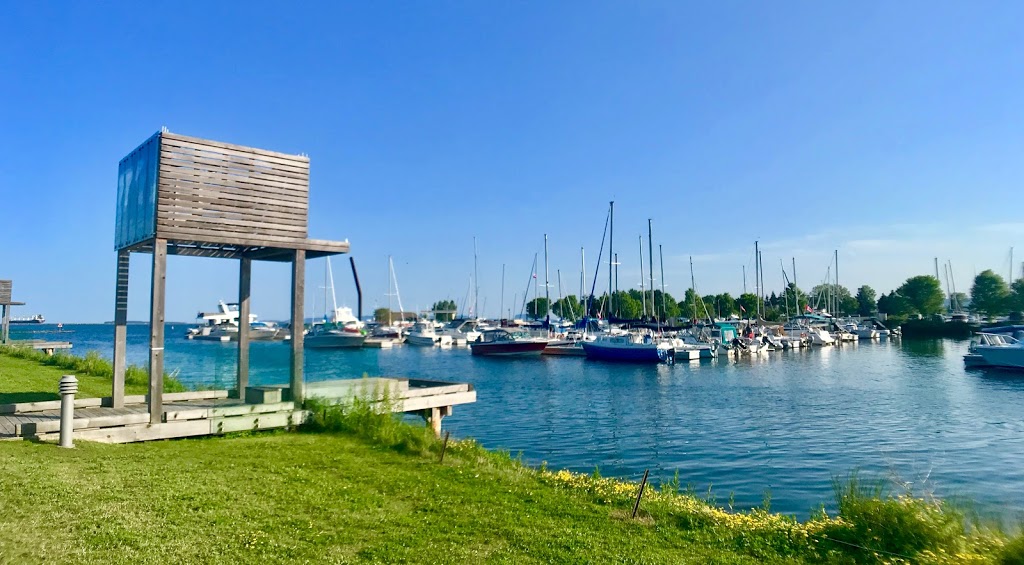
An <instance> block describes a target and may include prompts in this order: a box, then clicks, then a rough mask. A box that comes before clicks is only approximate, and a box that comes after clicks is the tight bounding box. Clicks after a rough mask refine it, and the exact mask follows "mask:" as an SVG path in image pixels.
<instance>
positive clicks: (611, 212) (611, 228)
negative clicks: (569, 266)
mask: <svg viewBox="0 0 1024 565" xmlns="http://www.w3.org/2000/svg"><path fill="white" fill-rule="evenodd" d="M614 236H615V201H614V200H612V201H611V202H609V203H608V316H609V317H611V316H612V314H614V313H615V310H614V309H613V308H612V304H613V302H612V299H613V298H612V297H614V296H615V295H614V294H613V292H612V267H613V266H614V264H613V263H614V262H613V261H612V258H613V257H614V256H615V255H614V248H613V247H612V242H613V240H614V239H613V238H614ZM1011 263H1012V261H1011Z"/></svg>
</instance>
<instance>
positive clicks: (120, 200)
mask: <svg viewBox="0 0 1024 565" xmlns="http://www.w3.org/2000/svg"><path fill="white" fill-rule="evenodd" d="M308 210H309V158H308V157H305V156H303V155H289V154H286V153H278V152H275V151H267V150H263V149H256V148H252V147H243V146H240V145H232V144H229V143H222V142H218V141H210V140H206V139H199V138H195V137H187V136H183V135H177V134H172V133H170V132H168V131H166V130H164V131H160V132H158V133H156V134H154V135H153V136H152V137H150V138H149V139H148V140H146V141H145V142H144V143H143V144H142V145H140V146H139V147H138V148H136V149H135V150H134V151H132V152H131V153H130V154H129V155H128V156H127V157H125V158H124V159H122V160H121V163H120V166H119V167H118V186H117V223H116V228H115V249H116V250H117V283H116V292H115V301H114V383H113V391H112V394H111V399H112V406H113V407H114V408H121V407H123V406H124V404H125V400H124V373H125V346H126V342H125V340H126V332H127V328H126V325H127V320H128V263H129V258H130V255H131V253H150V254H152V255H153V279H152V286H151V289H150V326H149V327H150V340H149V342H150V354H149V396H148V402H149V415H150V423H151V424H157V423H160V422H161V420H162V418H163V417H164V410H163V400H162V399H163V375H164V289H165V285H166V274H167V255H188V256H195V257H215V258H223V259H232V260H237V261H238V264H239V282H238V304H239V318H238V319H239V320H240V321H241V322H243V323H240V324H239V339H238V382H237V387H236V390H237V391H238V396H239V399H241V400H244V398H245V391H246V388H247V387H248V380H249V325H248V324H247V323H244V322H245V321H247V320H248V319H249V308H250V305H249V295H250V275H251V271H252V262H253V261H277V262H286V263H291V266H292V286H291V305H292V306H291V327H292V332H291V333H292V339H291V386H290V388H289V391H288V392H289V394H288V396H289V398H288V399H289V400H294V401H295V403H296V405H298V406H301V403H302V399H303V390H302V385H303V377H302V361H303V351H302V345H303V328H304V316H303V305H304V296H305V268H306V259H310V258H316V257H326V256H329V255H335V254H340V253H347V252H348V250H349V244H348V241H343V242H342V241H324V240H316V239H309V238H308V237H307V236H308V233H307V223H308Z"/></svg>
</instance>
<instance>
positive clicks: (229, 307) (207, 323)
mask: <svg viewBox="0 0 1024 565" xmlns="http://www.w3.org/2000/svg"><path fill="white" fill-rule="evenodd" d="M240 315H241V314H240V313H239V310H238V304H236V303H227V302H224V301H223V300H221V301H219V302H218V304H217V311H216V312H200V313H199V314H197V315H196V319H198V320H202V323H201V324H200V325H198V326H195V327H192V328H189V329H188V331H187V332H186V333H185V337H187V338H188V339H195V340H200V341H238V328H239V324H238V318H239V316H240ZM287 335H288V332H287V331H286V330H284V329H283V328H280V327H278V326H277V325H275V324H273V323H270V322H260V321H257V316H256V315H255V314H249V340H250V341H273V340H278V339H285V338H286V337H287Z"/></svg>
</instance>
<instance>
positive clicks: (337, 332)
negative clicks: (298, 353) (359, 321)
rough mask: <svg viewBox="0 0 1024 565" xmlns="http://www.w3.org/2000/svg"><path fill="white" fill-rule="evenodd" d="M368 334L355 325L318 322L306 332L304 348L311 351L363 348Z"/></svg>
mask: <svg viewBox="0 0 1024 565" xmlns="http://www.w3.org/2000/svg"><path fill="white" fill-rule="evenodd" d="M365 341H366V334H365V333H363V332H362V331H361V330H360V329H359V327H358V326H357V325H355V324H351V323H349V324H343V323H337V322H326V321H325V322H318V323H315V324H313V327H311V328H310V329H309V331H308V332H306V337H305V338H304V341H303V346H304V347H308V348H310V349H337V348H345V347H362V346H363V343H364V342H365Z"/></svg>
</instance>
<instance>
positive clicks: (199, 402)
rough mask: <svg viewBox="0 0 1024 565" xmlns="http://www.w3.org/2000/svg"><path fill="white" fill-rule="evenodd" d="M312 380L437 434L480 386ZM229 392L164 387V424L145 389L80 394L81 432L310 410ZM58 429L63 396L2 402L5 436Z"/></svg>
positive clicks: (145, 434) (180, 428)
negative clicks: (416, 417) (155, 418)
mask: <svg viewBox="0 0 1024 565" xmlns="http://www.w3.org/2000/svg"><path fill="white" fill-rule="evenodd" d="M308 387H309V392H310V393H311V396H315V397H318V398H322V399H324V400H326V401H328V402H345V401H349V400H351V399H352V398H355V397H361V398H370V399H378V400H379V399H383V398H387V399H389V400H390V401H391V403H390V404H387V405H386V406H387V407H388V409H390V410H392V411H394V412H406V413H416V414H420V415H422V416H423V417H424V419H426V420H427V421H428V422H429V423H430V424H431V426H432V427H433V429H434V431H435V433H437V434H440V430H441V420H442V419H443V418H444V417H445V416H449V415H451V412H452V407H453V406H454V405H456V404H466V403H470V402H475V401H476V391H474V390H473V387H472V385H469V384H466V383H449V382H440V381H424V380H415V379H413V380H410V379H404V378H375V379H347V380H335V381H324V382H319V383H309V385H308ZM275 390H276V392H277V393H276V394H275V393H274V392H275ZM228 395H229V393H228V391H226V390H214V391H196V392H184V393H168V394H165V395H164V396H163V398H164V402H163V405H162V410H163V412H162V415H161V418H160V422H159V423H151V420H150V409H149V405H148V403H147V400H148V399H147V397H145V396H126V397H125V398H124V406H121V407H116V408H115V407H113V402H112V399H111V398H81V399H77V400H76V401H75V417H74V423H73V426H74V430H75V431H74V439H75V440H76V441H77V440H84V441H97V442H102V443H130V442H137V441H150V440H158V439H172V438H182V437H195V436H208V435H220V434H225V433H230V432H239V431H246V430H268V429H274V428H291V427H294V426H298V425H300V424H302V423H304V422H305V421H306V418H307V417H308V416H309V412H308V411H306V410H303V409H301V408H297V407H296V405H295V403H294V402H291V401H282V398H288V396H289V395H288V388H287V387H251V388H250V389H249V390H248V391H247V395H246V396H247V399H250V400H252V399H259V400H260V401H257V402H248V403H247V402H243V401H242V400H238V399H235V398H228ZM382 406H384V404H382ZM59 432H60V401H59V400H51V401H45V402H29V403H22V404H6V405H0V440H17V439H28V440H34V441H55V440H57V438H58V435H59Z"/></svg>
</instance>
